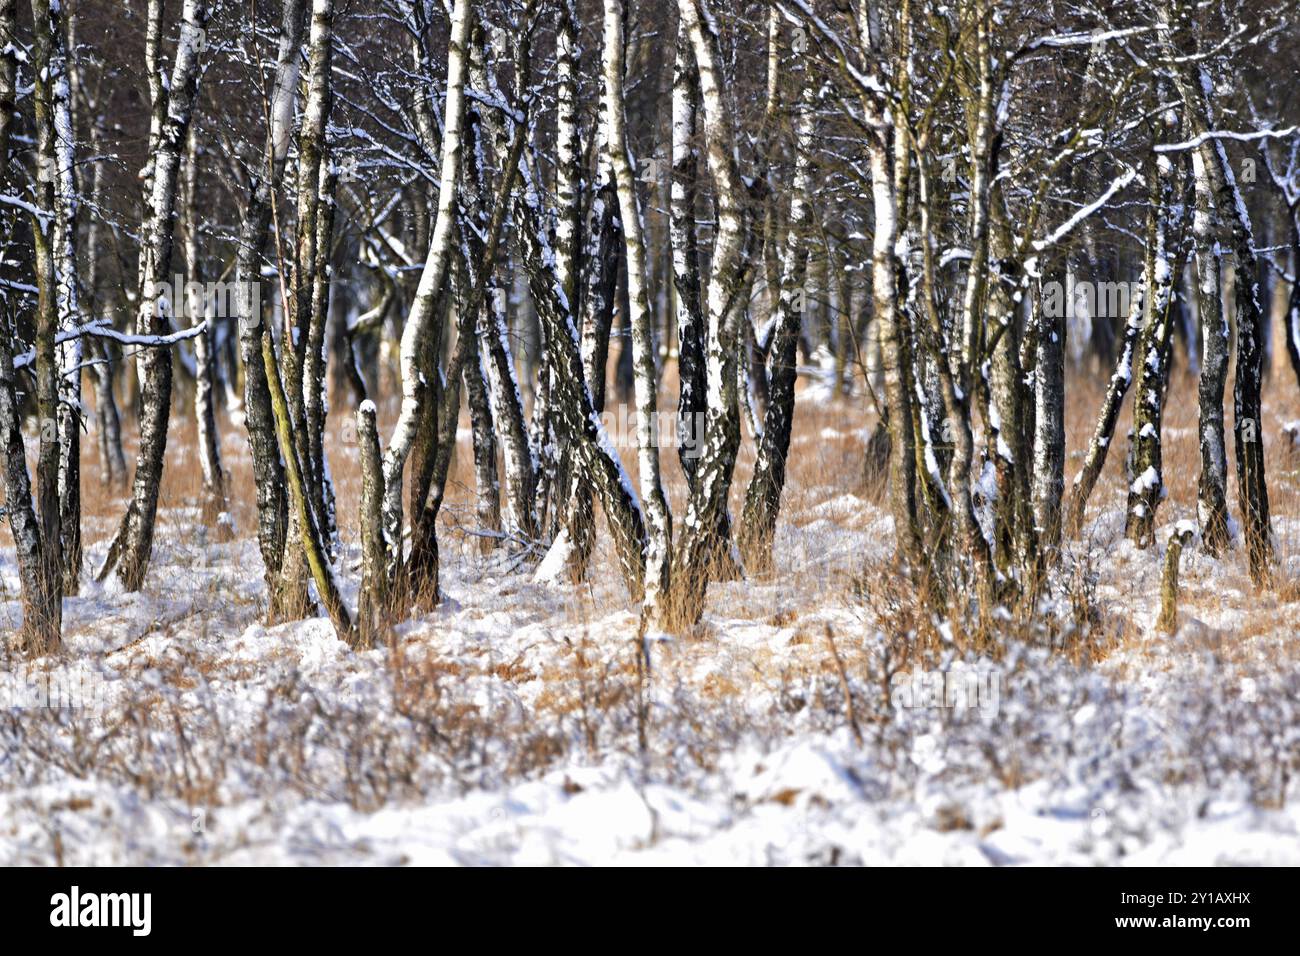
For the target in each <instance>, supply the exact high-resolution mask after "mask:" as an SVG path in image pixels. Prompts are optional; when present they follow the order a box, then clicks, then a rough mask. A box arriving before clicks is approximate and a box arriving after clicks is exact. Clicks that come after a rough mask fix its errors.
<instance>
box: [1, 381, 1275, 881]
mask: <svg viewBox="0 0 1300 956" xmlns="http://www.w3.org/2000/svg"><path fill="white" fill-rule="evenodd" d="M1276 374H1286V375H1287V377H1282V378H1277V377H1275V378H1274V379H1273V380H1272V381H1271V382H1270V383H1269V387H1268V389H1267V393H1269V394H1272V395H1274V396H1276V395H1277V394H1278V393H1284V394H1285V395H1286V396H1287V398H1286V400H1285V401H1281V402H1279V400H1278V399H1277V398H1276V397H1275V398H1274V399H1273V401H1272V402H1271V403H1269V405H1268V409H1267V417H1266V421H1265V422H1264V425H1263V429H1262V431H1263V435H1264V438H1265V441H1266V446H1267V449H1268V467H1269V482H1270V493H1271V496H1272V506H1273V527H1274V532H1275V535H1276V540H1277V548H1278V565H1277V585H1276V587H1275V588H1274V589H1273V590H1272V591H1270V592H1268V593H1257V592H1256V591H1255V590H1254V589H1253V588H1252V587H1251V585H1250V582H1249V579H1248V578H1247V576H1246V573H1245V567H1244V564H1245V562H1244V557H1243V555H1242V553H1241V550H1240V548H1237V549H1235V550H1234V551H1233V552H1232V553H1230V554H1228V555H1227V556H1226V558H1225V559H1224V560H1223V561H1221V562H1220V561H1216V560H1213V559H1211V558H1209V557H1208V556H1206V555H1204V554H1203V553H1201V552H1200V551H1199V549H1198V548H1191V549H1189V551H1188V552H1187V554H1186V555H1185V557H1184V562H1183V573H1182V580H1183V588H1184V590H1183V600H1182V610H1181V621H1180V629H1179V631H1178V633H1177V634H1176V635H1174V636H1172V637H1170V636H1167V635H1162V634H1159V633H1157V632H1156V630H1155V628H1154V620H1155V617H1156V613H1157V610H1158V603H1159V578H1160V566H1161V562H1162V558H1163V551H1164V544H1163V543H1164V542H1165V541H1166V540H1167V539H1168V537H1169V534H1170V530H1171V528H1172V526H1173V524H1174V522H1176V521H1178V520H1179V519H1189V518H1192V519H1194V518H1195V502H1194V498H1195V482H1196V475H1197V471H1198V460H1199V459H1198V451H1197V444H1196V430H1195V416H1196V410H1195V401H1194V395H1195V386H1194V382H1193V381H1192V380H1191V379H1189V378H1187V377H1186V376H1185V375H1179V376H1178V377H1177V378H1176V380H1175V382H1174V384H1173V386H1172V388H1171V399H1170V408H1169V410H1168V415H1167V419H1166V428H1165V436H1166V452H1165V454H1166V459H1165V460H1166V478H1167V481H1168V483H1169V485H1170V495H1169V499H1168V500H1167V501H1166V502H1165V504H1164V505H1163V507H1162V508H1161V510H1160V516H1159V519H1160V520H1159V525H1160V526H1159V529H1158V534H1157V537H1158V541H1159V542H1160V544H1159V546H1158V547H1156V548H1153V549H1149V550H1147V551H1138V550H1136V549H1134V548H1133V546H1132V545H1131V544H1130V543H1129V542H1128V541H1126V540H1125V538H1124V536H1123V509H1124V492H1125V486H1126V482H1125V479H1124V475H1123V463H1122V461H1120V460H1118V459H1120V458H1121V457H1122V456H1121V455H1120V454H1112V455H1111V456H1110V461H1109V462H1108V464H1107V468H1106V471H1105V473H1104V475H1103V477H1102V480H1101V482H1100V483H1099V485H1098V488H1097V491H1096V493H1095V494H1094V496H1093V501H1092V506H1091V508H1090V511H1089V518H1088V523H1087V527H1086V529H1085V532H1084V534H1083V536H1082V538H1081V540H1080V541H1077V542H1073V543H1072V544H1071V545H1070V547H1069V555H1068V560H1067V562H1066V566H1067V567H1068V568H1069V569H1070V570H1069V571H1068V573H1065V572H1063V573H1062V575H1060V576H1059V577H1060V580H1059V581H1057V582H1055V583H1054V584H1053V585H1052V586H1051V587H1050V588H1049V589H1048V591H1047V594H1046V596H1045V597H1044V601H1043V605H1042V607H1041V609H1040V610H1041V614H1040V615H1039V616H1038V617H1036V618H1035V620H1034V621H1032V622H1029V623H1025V622H1016V621H1013V620H1007V621H1005V622H1004V623H1005V627H1004V628H1002V629H1001V630H999V631H998V633H997V635H995V637H994V638H993V639H991V640H990V639H989V638H988V637H987V636H985V637H984V638H981V640H980V642H978V643H977V642H976V641H975V640H974V639H973V638H971V637H970V636H969V635H968V634H966V633H965V631H964V629H961V628H959V629H958V632H957V633H955V632H954V630H953V628H951V627H948V626H947V625H938V626H936V624H935V622H934V621H933V620H929V619H927V616H926V613H925V611H924V610H923V609H921V608H919V607H918V606H917V605H916V602H915V599H914V597H913V596H912V595H911V594H910V592H909V591H908V589H907V586H906V585H905V584H904V583H903V582H901V581H900V580H899V579H898V577H897V575H896V572H895V571H894V570H893V568H892V562H891V550H892V540H893V534H892V522H891V519H890V518H889V516H888V514H887V513H886V511H885V510H884V509H883V507H882V506H881V504H880V502H879V501H877V500H876V499H875V498H874V496H873V495H872V494H870V493H869V491H868V490H867V489H866V488H865V487H864V483H863V478H862V460H863V448H864V444H865V439H866V436H867V435H868V434H869V433H870V425H871V424H872V422H871V416H870V415H869V414H867V413H866V412H865V411H864V410H863V407H864V402H865V400H864V399H862V398H861V397H856V398H852V399H844V398H837V399H834V400H827V401H816V400H813V396H812V395H811V394H810V393H808V392H807V391H805V393H804V394H803V395H802V396H801V399H800V402H799V404H798V406H797V410H796V417H795V429H796V432H795V437H794V445H793V448H792V451H791V459H790V463H791V468H790V476H789V484H788V486H787V489H786V494H785V498H784V500H783V504H782V509H781V521H780V525H779V533H778V536H777V541H776V562H775V565H776V569H777V570H776V571H775V572H774V573H772V574H770V575H765V576H753V577H751V578H749V579H747V580H743V581H733V582H724V583H718V584H715V585H713V586H712V587H711V588H710V590H709V602H708V608H707V612H706V614H705V617H704V620H703V622H702V623H701V625H700V626H699V627H698V628H696V629H695V630H694V631H693V632H692V633H690V634H688V635H685V636H680V637H677V638H673V639H669V638H666V637H662V636H656V637H655V638H654V639H653V640H652V641H651V642H650V650H649V655H650V662H651V667H650V670H649V673H648V674H647V675H646V676H645V678H644V680H640V679H639V678H638V670H637V667H636V656H635V643H636V642H635V637H634V635H635V630H636V609H635V607H634V606H632V605H631V604H630V603H629V601H628V598H627V595H626V592H625V591H624V590H623V587H622V585H621V583H620V581H619V579H618V576H617V574H615V573H614V572H613V560H612V556H611V554H610V553H609V550H608V544H607V541H606V536H605V534H604V530H603V528H602V530H601V546H600V550H599V551H598V553H597V557H596V559H595V562H594V564H593V568H592V573H591V575H590V580H589V581H588V582H587V583H586V584H585V585H583V586H581V587H574V586H570V585H567V584H563V585H561V584H554V583H547V582H541V581H536V580H534V576H533V570H534V567H535V564H536V562H535V561H534V562H531V563H528V562H522V563H521V562H520V561H518V560H517V559H516V558H512V557H510V556H508V555H506V554H504V553H503V552H493V553H489V554H483V553H482V550H481V542H482V538H481V537H479V536H478V535H476V534H474V531H475V530H476V529H474V528H473V526H472V523H473V508H472V502H471V500H470V498H471V494H470V493H471V492H472V473H471V471H470V462H469V458H470V456H469V455H468V454H467V453H466V448H467V445H468V432H467V430H466V429H464V428H462V449H461V451H460V452H458V454H457V460H456V463H455V465H454V473H453V479H454V481H453V484H454V487H453V489H452V491H451V492H450V494H449V501H448V506H447V507H446V508H445V509H444V516H443V521H442V526H441V542H442V558H443V579H442V586H443V589H444V591H445V594H446V600H445V602H444V603H443V605H442V606H441V607H439V608H438V609H437V610H436V611H435V612H433V613H431V614H427V615H423V616H419V617H416V618H414V619H412V620H410V621H407V622H404V623H403V624H401V625H400V626H399V627H398V629H397V632H396V635H395V640H394V642H393V644H392V646H390V647H385V648H381V649H376V650H371V651H366V652H363V653H354V652H352V651H350V650H348V648H347V647H346V646H345V645H343V644H342V643H340V642H339V641H338V640H337V639H336V638H335V636H334V634H333V631H332V630H331V627H330V625H329V623H328V622H327V621H326V620H325V619H323V618H319V619H314V620H307V621H301V622H297V623H292V624H284V625H280V626H276V627H265V626H263V624H262V621H261V617H262V614H263V612H264V605H265V599H264V588H263V581H262V565H261V560H260V558H259V555H258V550H257V545H256V542H255V540H254V537H253V533H254V529H255V520H254V519H255V515H254V512H253V504H252V502H253V496H252V486H251V478H250V474H249V465H248V459H247V448H246V443H245V438H244V434H243V431H242V429H241V428H238V427H236V426H235V425H233V424H231V423H229V422H224V421H223V423H222V429H223V436H224V440H223V453H224V455H225V457H226V464H227V467H228V468H229V469H230V470H231V472H232V476H233V490H232V511H233V516H234V518H235V521H236V523H237V527H238V529H239V535H238V537H237V538H236V540H234V541H233V542H230V543H218V542H216V540H215V536H214V535H210V534H208V533H207V532H206V530H205V529H201V528H198V527H196V522H197V520H198V514H199V511H198V507H197V504H198V487H199V476H198V469H197V465H196V463H195V460H194V457H195V456H194V454H193V451H192V441H193V428H192V425H191V424H190V422H189V421H188V420H181V419H176V420H174V430H173V435H172V439H171V441H170V444H169V449H168V466H167V473H166V475H165V486H164V495H163V502H162V507H161V510H160V516H159V528H158V534H157V536H156V539H155V546H154V553H153V559H152V563H151V565H150V570H149V574H148V578H147V580H146V583H145V586H144V589H143V590H142V591H141V592H139V593H135V594H128V593H123V592H122V590H121V589H120V587H119V586H117V585H116V584H115V583H114V582H113V581H109V582H107V583H105V584H104V585H100V584H96V583H94V582H93V581H91V580H90V577H91V575H90V572H91V571H92V570H93V569H94V568H95V567H96V566H97V565H98V563H99V561H100V560H102V558H103V555H104V551H105V548H106V546H107V539H108V537H109V536H110V534H111V533H112V531H113V528H114V526H115V524H116V522H117V520H118V519H119V517H120V514H121V508H122V506H123V494H122V493H121V492H119V491H112V490H109V489H104V488H101V487H100V486H99V483H98V478H97V476H98V465H97V462H96V461H95V459H94V456H93V440H88V441H87V442H86V445H87V446H88V447H87V448H86V454H85V464H84V466H83V467H84V469H85V470H84V472H83V474H84V485H85V487H86V519H85V538H86V542H87V561H86V565H87V574H86V575H85V578H84V581H83V586H82V588H81V593H80V594H79V595H78V596H75V597H70V598H68V599H67V600H66V601H65V605H64V607H65V610H64V621H65V635H66V637H65V644H66V651H65V654H64V655H63V656H62V657H60V658H58V659H55V660H48V661H43V662H40V663H38V664H37V665H35V668H34V669H32V668H28V667H27V665H25V664H24V663H23V662H21V661H18V660H17V659H11V660H8V661H4V662H0V667H3V671H0V676H3V678H4V679H5V680H6V681H7V682H8V686H10V687H11V688H12V687H13V686H16V685H18V684H21V683H22V682H23V681H28V682H30V681H31V680H32V679H33V677H34V675H35V676H44V677H45V678H52V679H54V681H55V683H56V684H57V682H58V680H59V679H60V678H63V679H65V680H67V679H69V678H70V677H75V676H77V675H79V676H80V679H82V680H83V683H82V684H81V685H79V686H82V687H93V688H94V692H95V705H94V706H91V707H85V708H82V709H70V708H62V707H53V706H46V707H32V706H27V707H25V708H16V707H13V706H5V707H0V863H3V864H19V863H43V864H50V863H61V864H123V863H129V864H155V863H161V864H170V863H174V864H197V863H211V864H223V863H225V864H285V863H339V862H362V863H376V864H389V863H690V862H705V863H716V864H730V863H740V864H748V863H819V862H820V863H867V864H880V863H902V864H971V865H988V864H1015V863H1064V864H1156V863H1159V864H1166V865H1167V864H1230V863H1242V864H1244V863H1257V864H1297V863H1300V785H1298V784H1297V783H1296V782H1295V778H1296V776H1297V772H1298V771H1300V668H1297V666H1296V665H1297V661H1298V659H1300V637H1298V636H1297V634H1298V632H1300V627H1298V625H1300V453H1296V452H1294V451H1293V450H1292V449H1291V447H1290V443H1289V440H1288V439H1287V438H1286V436H1285V435H1284V433H1283V425H1284V424H1285V423H1287V422H1290V421H1292V420H1293V419H1296V418H1300V395H1298V394H1297V392H1296V389H1295V385H1294V382H1293V381H1292V380H1291V379H1290V378H1289V373H1286V370H1280V371H1279V372H1278V373H1276ZM1082 378H1083V377H1082V376H1080V375H1077V374H1076V375H1075V376H1074V380H1072V381H1071V383H1070V390H1069V391H1067V395H1070V396H1071V402H1072V404H1071V407H1070V409H1069V414H1070V422H1069V432H1068V440H1069V449H1070V456H1071V457H1070V459H1069V461H1068V463H1067V480H1068V479H1069V478H1071V477H1072V476H1073V473H1074V471H1075V470H1076V469H1077V467H1078V464H1079V460H1080V454H1079V453H1080V450H1081V449H1082V448H1083V447H1084V446H1085V444H1086V439H1087V436H1088V434H1089V432H1090V430H1091V427H1092V421H1093V416H1094V415H1095V414H1096V409H1097V407H1098V404H1099V401H1100V388H1101V386H1100V384H1099V383H1100V382H1102V381H1104V379H1105V375H1104V374H1101V373H1097V374H1094V375H1093V376H1091V378H1092V379H1095V381H1083V380H1081V379H1082ZM823 397H824V396H823ZM1125 416H1126V418H1127V412H1126V413H1125ZM337 417H339V416H338V415H337V414H336V418H337ZM1126 428H1127V423H1126V421H1125V420H1121V423H1120V426H1119V432H1118V434H1117V441H1116V446H1117V447H1116V451H1117V452H1118V451H1119V450H1120V445H1121V441H1120V439H1122V436H1123V432H1124V430H1125V429H1126ZM333 437H336V436H332V438H333ZM751 444H752V443H749V442H748V441H747V445H746V449H745V451H744V452H743V455H744V457H743V458H742V462H741V466H740V470H739V472H738V475H737V482H736V484H737V488H736V492H735V494H736V498H735V499H733V502H734V504H735V506H736V507H738V502H739V495H740V494H742V493H743V488H744V483H745V481H746V480H747V479H748V473H749V468H750V464H751V462H752V449H751V448H750V447H749V445H751ZM675 457H676V456H675V453H673V452H671V451H667V452H665V463H664V469H665V474H666V475H668V476H669V477H670V479H671V480H672V482H673V487H672V488H671V491H672V499H673V505H674V509H675V512H676V513H678V514H680V513H681V483H680V469H678V467H677V464H676V461H675ZM634 458H635V456H634V455H631V454H628V453H627V452H624V459H625V460H626V461H628V462H629V465H632V463H633V461H634ZM331 461H332V468H333V473H334V478H335V482H336V487H337V492H338V501H339V520H340V533H341V539H342V543H343V549H344V561H343V563H342V569H343V570H342V573H341V577H342V578H343V579H344V581H345V582H347V587H348V590H347V594H346V596H347V598H348V600H349V601H350V602H355V599H356V585H357V578H358V575H357V573H356V571H355V570H354V566H355V562H356V560H357V558H358V548H359V535H358V531H357V515H356V511H357V500H358V490H359V478H358V474H357V465H356V461H355V448H350V447H348V446H346V445H343V444H341V443H340V442H337V441H332V443H331ZM1230 493H1231V495H1232V497H1231V504H1232V511H1233V513H1234V514H1236V513H1237V507H1236V499H1235V483H1234V485H1233V486H1232V487H1231V488H1230ZM16 593H17V575H16V570H15V565H14V554H13V549H12V542H11V540H10V538H9V535H8V533H7V531H6V532H4V533H3V535H0V633H3V632H6V631H9V630H11V629H12V628H13V627H14V626H15V625H16V623H17V620H18V615H19V606H18V603H17V601H16ZM1052 622H1055V623H1052ZM1003 631H1005V633H1003ZM913 668H924V670H925V672H926V673H927V674H933V673H934V672H935V671H939V672H941V673H943V674H947V675H948V676H947V678H946V679H947V681H948V684H947V685H946V686H953V685H955V684H956V683H957V682H958V678H959V677H960V678H961V680H969V681H970V683H968V684H964V685H963V686H966V687H978V688H982V689H983V690H982V692H981V693H980V695H979V697H978V701H977V703H978V706H967V707H957V706H944V705H943V702H942V701H939V702H938V703H939V705H938V706H935V705H934V704H935V702H934V701H931V700H928V699H926V698H925V696H924V695H922V694H918V695H917V696H916V697H915V699H913V700H912V701H910V702H908V701H906V700H904V699H902V698H899V697H898V696H897V695H896V694H894V693H893V686H894V685H892V684H891V680H890V679H891V675H893V674H895V673H900V672H901V673H907V672H910V671H911V670H912V669H913ZM925 679H929V678H925ZM941 679H943V678H941ZM927 686H928V685H927ZM966 700H967V701H968V702H969V701H970V700H971V699H969V698H966ZM10 703H12V701H11V702H10Z"/></svg>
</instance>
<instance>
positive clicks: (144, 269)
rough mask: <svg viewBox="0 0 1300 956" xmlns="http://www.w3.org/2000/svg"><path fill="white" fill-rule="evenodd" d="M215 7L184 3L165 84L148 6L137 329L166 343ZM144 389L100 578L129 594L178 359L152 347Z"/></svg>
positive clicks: (149, 532)
mask: <svg viewBox="0 0 1300 956" xmlns="http://www.w3.org/2000/svg"><path fill="white" fill-rule="evenodd" d="M207 18H208V7H207V4H206V3H204V2H203V0H185V4H184V6H183V9H182V13H181V26H180V37H179V39H178V41H177V44H176V53H175V58H174V61H173V63H172V70H171V76H170V78H169V80H168V81H167V82H166V84H164V83H163V82H162V74H161V73H159V72H158V69H159V68H158V50H159V45H160V43H161V37H160V33H161V22H162V0H149V17H148V23H149V28H148V40H147V43H148V49H147V51H146V56H145V60H146V63H147V65H148V66H149V67H150V76H151V82H150V88H151V89H150V95H151V107H152V111H153V115H154V116H155V126H156V135H155V134H154V133H153V132H152V131H151V142H150V147H151V158H150V167H149V174H148V176H147V178H146V180H145V186H146V195H145V221H144V223H143V224H142V225H143V228H142V232H143V235H142V239H141V244H140V260H139V268H138V282H137V289H138V296H139V298H138V300H137V301H138V302H139V303H140V308H139V312H138V313H137V315H136V327H137V330H138V331H139V332H140V333H141V334H144V335H149V336H164V335H166V334H167V333H168V332H169V330H170V325H171V318H172V317H171V315H169V314H168V313H169V311H170V309H171V304H170V303H169V302H168V301H167V300H166V297H165V296H161V295H159V293H158V290H159V289H161V288H166V285H167V277H168V276H169V275H170V272H171V259H172V244H173V243H172V240H173V235H174V231H175V215H174V212H175V209H176V188H177V170H178V168H179V166H180V159H181V152H182V150H183V149H184V144H185V137H186V134H187V132H188V129H189V124H190V119H191V115H192V112H193V108H194V100H195V94H196V92H197V89H198V83H199V75H200V68H199V45H200V37H202V36H204V35H205V34H204V33H203V27H204V24H205V23H206V22H207ZM139 366H140V379H141V382H142V403H141V408H142V411H141V416H140V448H139V451H138V453H137V456H136V467H135V478H134V481H133V484H132V489H131V502H130V504H129V506H128V507H127V510H126V514H125V515H123V517H122V523H121V525H120V526H119V527H118V531H117V534H116V535H115V536H114V538H113V541H112V543H111V544H110V546H109V550H108V555H107V557H106V558H105V560H104V563H103V565H101V567H100V569H99V571H98V573H97V575H96V576H97V578H98V579H99V580H103V579H104V578H105V577H107V576H108V574H110V573H112V572H114V571H116V572H117V575H118V577H119V579H120V580H121V581H122V584H123V586H124V587H125V588H126V589H127V590H128V591H138V590H139V589H140V587H141V585H142V584H143V583H144V576H145V572H146V570H147V569H148V567H149V555H150V552H151V550H152V547H153V533H154V518H155V516H156V515H157V511H158V492H159V485H160V483H161V481H162V470H163V457H164V455H165V453H166V450H167V421H168V418H169V416H170V412H171V409H170V405H171V386H172V357H171V352H170V351H169V350H167V349H163V348H149V349H145V350H143V351H142V352H141V357H140V359H139Z"/></svg>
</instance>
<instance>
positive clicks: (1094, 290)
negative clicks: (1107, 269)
mask: <svg viewBox="0 0 1300 956" xmlns="http://www.w3.org/2000/svg"><path fill="white" fill-rule="evenodd" d="M1141 301H1142V283H1141V282H1089V281H1087V280H1084V281H1082V282H1080V281H1078V280H1077V279H1076V278H1075V277H1074V273H1073V272H1067V273H1066V274H1065V282H1064V284H1062V283H1060V282H1044V283H1043V314H1044V315H1045V316H1047V317H1048V318H1049V319H1059V318H1062V317H1064V318H1067V319H1073V318H1076V317H1082V316H1087V317H1088V318H1091V319H1115V318H1125V317H1127V316H1128V315H1129V312H1130V310H1131V309H1132V308H1133V305H1134V303H1138V304H1140V303H1141Z"/></svg>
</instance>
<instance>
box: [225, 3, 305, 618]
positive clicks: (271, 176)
mask: <svg viewBox="0 0 1300 956" xmlns="http://www.w3.org/2000/svg"><path fill="white" fill-rule="evenodd" d="M305 6H306V0H284V6H283V17H282V20H281V26H280V40H279V52H278V56H277V59H276V66H275V82H274V86H273V90H272V94H271V102H270V104H269V106H268V109H269V126H268V128H267V131H266V147H265V152H264V160H263V161H264V164H265V165H264V168H262V169H254V170H253V171H252V173H251V179H252V181H251V184H250V189H249V198H248V205H247V206H246V207H245V209H244V219H243V223H242V224H241V226H240V230H239V247H238V250H237V251H236V259H235V287H236V296H237V302H236V308H237V313H238V316H239V347H240V358H241V359H242V364H243V368H244V423H245V425H246V427H247V428H248V446H249V451H250V457H251V458H252V461H253V483H254V485H255V486H256V489H257V542H258V547H259V549H260V551H261V554H262V565H263V575H264V579H265V581H266V590H267V596H268V599H269V604H268V609H267V619H268V620H269V621H271V622H275V621H281V620H286V619H288V618H289V615H288V613H287V609H286V608H285V607H284V606H283V602H282V601H281V600H280V589H279V587H278V581H279V576H280V568H281V565H282V564H283V562H284V541H285V532H286V525H287V521H288V515H287V503H286V499H285V493H284V465H283V463H282V462H281V460H280V448H279V443H278V441H277V439H276V433H275V416H274V414H273V412H272V409H271V392H270V386H269V384H268V382H267V378H266V370H265V368H264V367H263V364H262V337H263V334H264V333H265V332H266V322H265V319H264V318H263V315H262V296H261V269H262V252H263V250H264V249H265V247H266V240H267V234H268V232H269V230H270V225H271V211H272V210H271V203H272V191H273V190H274V189H275V188H276V186H277V184H278V183H279V180H280V178H281V176H282V175H283V173H284V166H285V160H286V157H287V156H288V155H289V143H290V138H291V136H292V132H293V114H294V100H295V98H296V91H297V87H298V58H299V44H300V42H301V39H302V24H303V12H304V8H305Z"/></svg>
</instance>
